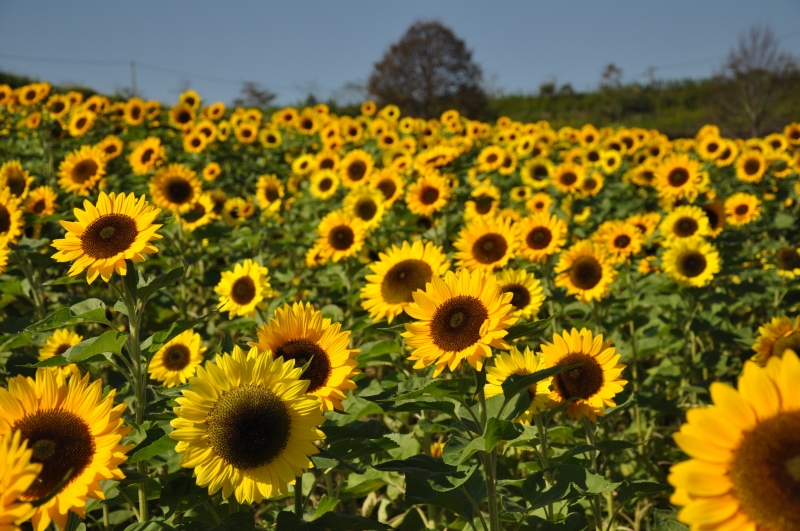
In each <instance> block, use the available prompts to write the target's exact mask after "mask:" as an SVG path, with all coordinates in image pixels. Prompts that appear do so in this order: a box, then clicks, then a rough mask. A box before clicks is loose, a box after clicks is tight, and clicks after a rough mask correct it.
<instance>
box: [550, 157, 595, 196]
mask: <svg viewBox="0 0 800 531" xmlns="http://www.w3.org/2000/svg"><path fill="white" fill-rule="evenodd" d="M585 178H586V171H585V170H584V168H583V166H580V165H578V164H573V163H570V162H565V163H563V164H560V165H559V166H558V167H556V169H555V170H553V177H552V178H551V180H550V182H551V183H552V184H553V186H555V187H556V188H557V189H558V190H559V191H560V192H561V193H564V194H568V193H572V192H578V191H579V190H580V189H581V185H582V184H583V180H584V179H585Z"/></svg>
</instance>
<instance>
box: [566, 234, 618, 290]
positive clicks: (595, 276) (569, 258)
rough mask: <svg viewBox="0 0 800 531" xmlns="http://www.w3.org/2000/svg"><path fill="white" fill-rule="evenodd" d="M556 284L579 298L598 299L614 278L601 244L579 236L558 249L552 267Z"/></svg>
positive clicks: (614, 273)
mask: <svg viewBox="0 0 800 531" xmlns="http://www.w3.org/2000/svg"><path fill="white" fill-rule="evenodd" d="M555 272H556V273H557V276H556V282H555V283H556V286H557V287H559V288H567V295H576V296H577V297H578V299H579V300H580V301H581V302H583V303H586V302H590V301H593V300H600V299H602V298H603V297H604V296H605V295H606V293H607V292H608V288H609V286H610V285H611V284H613V283H614V281H615V280H616V278H617V272H616V271H615V270H614V268H613V266H612V264H611V262H610V261H609V259H608V257H607V255H606V253H605V252H604V250H603V248H602V247H600V246H598V245H595V244H594V243H592V241H590V240H582V241H579V242H578V243H576V244H575V245H573V246H572V247H570V248H569V249H567V250H566V251H564V252H563V253H561V256H560V257H559V260H558V265H557V266H556V268H555Z"/></svg>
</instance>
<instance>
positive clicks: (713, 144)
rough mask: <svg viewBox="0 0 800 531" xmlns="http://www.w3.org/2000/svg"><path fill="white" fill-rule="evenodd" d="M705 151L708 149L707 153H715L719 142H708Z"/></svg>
mask: <svg viewBox="0 0 800 531" xmlns="http://www.w3.org/2000/svg"><path fill="white" fill-rule="evenodd" d="M706 151H708V152H709V153H716V152H717V151H719V144H717V143H716V142H709V143H708V145H707V146H706Z"/></svg>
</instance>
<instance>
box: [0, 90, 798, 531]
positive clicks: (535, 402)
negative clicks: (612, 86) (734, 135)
mask: <svg viewBox="0 0 800 531" xmlns="http://www.w3.org/2000/svg"><path fill="white" fill-rule="evenodd" d="M0 146H1V149H0V288H2V290H1V291H2V293H0V383H2V387H0V529H2V530H3V531H6V530H9V531H11V530H16V529H23V528H28V526H30V525H32V526H33V528H34V529H35V531H44V530H45V529H47V528H48V527H49V526H51V525H55V526H56V527H57V528H58V529H60V530H62V531H77V530H78V529H80V528H81V526H84V529H86V528H93V529H98V530H100V529H102V530H103V531H110V530H111V529H112V528H113V529H120V530H122V529H125V530H126V531H145V530H147V531H155V529H156V528H158V529H165V530H166V529H181V530H183V531H200V530H206V529H212V528H214V529H216V528H217V527H218V526H221V525H226V526H240V527H243V528H246V529H250V530H254V529H259V530H261V529H272V528H276V529H278V530H279V531H284V530H294V529H364V530H367V529H390V528H397V529H404V530H405V529H408V530H413V529H452V530H461V529H473V530H475V531H478V530H482V531H498V530H500V529H507V530H514V531H516V530H524V529H540V530H556V529H559V530H578V529H591V530H600V529H604V530H611V529H635V530H637V531H638V530H645V529H653V530H663V531H666V530H673V529H692V530H701V529H702V530H716V531H726V530H734V529H735V530H739V529H748V530H753V531H756V530H770V531H789V530H796V529H798V528H800V510H799V509H798V508H800V495H798V492H800V490H799V489H798V486H799V485H800V385H798V383H800V360H798V357H797V354H796V351H798V350H800V319H798V318H794V316H795V315H796V313H797V305H798V303H800V297H798V293H797V290H796V286H797V279H798V275H800V249H798V246H799V242H800V233H798V231H797V229H796V224H797V219H798V209H799V208H800V202H798V201H799V200H800V183H798V176H799V175H800V123H793V124H789V125H787V126H786V128H785V129H784V130H783V131H782V132H776V133H774V134H770V135H768V136H766V137H764V138H752V139H747V140H741V139H730V138H725V137H724V136H723V135H722V134H721V132H720V130H719V129H718V128H717V127H715V126H713V125H707V126H705V127H703V128H702V129H701V130H700V131H699V132H698V133H697V135H696V137H694V138H680V139H669V138H667V137H666V136H664V135H663V134H661V133H659V132H658V131H653V130H644V129H637V128H625V127H617V128H610V127H603V128H597V127H595V126H593V125H591V124H587V125H583V126H582V127H580V128H572V127H564V128H561V129H557V130H556V129H553V128H552V127H550V125H549V124H548V123H547V122H545V121H541V122H537V123H528V124H524V123H519V122H515V121H513V120H511V119H508V118H505V117H503V118H500V119H498V120H497V121H496V123H493V124H490V123H484V122H479V121H475V120H470V119H469V118H468V117H465V116H461V115H460V114H459V113H458V112H457V111H454V110H450V111H447V112H445V113H444V114H442V116H441V117H440V118H439V119H433V120H422V119H418V118H412V117H404V116H401V113H400V110H399V109H398V108H397V107H396V106H394V105H387V106H385V107H383V108H380V109H379V108H378V106H377V105H376V104H375V103H373V102H365V103H364V104H363V105H362V106H361V113H360V115H358V116H337V115H335V114H333V113H332V112H331V111H330V110H329V109H328V107H327V106H326V105H323V104H320V105H317V106H314V107H307V108H303V109H295V108H284V109H279V110H276V111H275V112H272V113H265V111H264V110H263V109H255V108H250V109H246V108H235V109H229V108H227V107H226V106H225V105H224V104H223V103H220V102H217V103H213V104H204V102H203V101H202V100H201V97H200V96H199V95H198V94H197V93H196V92H194V91H191V90H190V91H187V92H185V93H183V94H182V95H181V96H180V98H179V101H178V102H177V103H176V104H175V105H174V106H171V107H164V106H162V104H161V103H159V102H156V101H144V100H142V99H139V98H136V97H133V98H130V99H128V100H112V99H109V98H106V97H104V96H100V95H92V96H89V97H85V96H84V95H83V94H81V93H78V92H66V93H59V92H57V91H54V90H53V88H52V87H51V86H50V85H49V84H47V83H35V84H31V85H26V86H22V87H18V88H13V89H12V88H11V87H9V86H7V85H0ZM465 362H466V363H465ZM28 520H30V521H31V524H28V523H25V522H27V521H28ZM684 524H685V525H684ZM687 526H688V527H687Z"/></svg>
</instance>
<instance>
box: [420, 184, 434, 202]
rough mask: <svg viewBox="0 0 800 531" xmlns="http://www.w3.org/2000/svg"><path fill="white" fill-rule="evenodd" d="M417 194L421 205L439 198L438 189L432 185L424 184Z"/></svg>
mask: <svg viewBox="0 0 800 531" xmlns="http://www.w3.org/2000/svg"><path fill="white" fill-rule="evenodd" d="M419 196H420V201H422V204H423V205H432V204H434V203H435V202H436V201H437V200H438V199H439V189H438V188H434V187H433V186H426V187H425V188H423V189H422V193H421V194H420V195H419Z"/></svg>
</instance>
